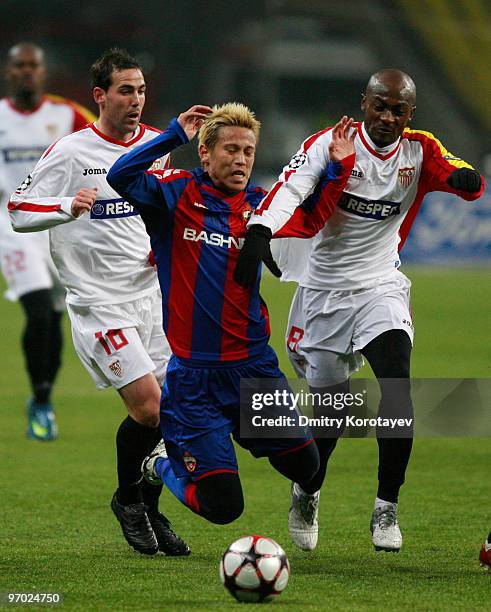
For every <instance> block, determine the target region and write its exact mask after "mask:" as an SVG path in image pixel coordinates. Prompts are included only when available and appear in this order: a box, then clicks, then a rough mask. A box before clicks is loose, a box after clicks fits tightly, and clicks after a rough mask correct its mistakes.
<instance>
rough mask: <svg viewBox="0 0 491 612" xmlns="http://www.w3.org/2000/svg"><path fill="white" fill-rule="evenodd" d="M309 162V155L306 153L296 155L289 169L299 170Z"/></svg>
mask: <svg viewBox="0 0 491 612" xmlns="http://www.w3.org/2000/svg"><path fill="white" fill-rule="evenodd" d="M306 160H307V155H306V154H305V153H296V154H295V155H294V156H293V157H292V158H291V160H290V163H289V164H288V166H287V168H288V169H289V170H298V168H300V166H303V165H304V163H305V162H306Z"/></svg>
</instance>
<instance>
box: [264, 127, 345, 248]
mask: <svg viewBox="0 0 491 612" xmlns="http://www.w3.org/2000/svg"><path fill="white" fill-rule="evenodd" d="M353 123H354V120H353V119H352V118H348V117H347V116H344V117H342V118H341V119H340V120H339V121H338V122H337V123H336V125H335V126H334V128H333V130H332V140H331V142H330V144H329V158H330V161H329V163H328V164H327V167H326V169H325V171H324V173H323V174H322V176H321V179H320V181H319V182H318V183H317V186H316V188H315V190H314V192H313V193H312V194H311V195H310V196H309V197H308V198H307V199H306V200H305V201H304V202H303V204H301V205H300V206H299V207H297V208H296V209H295V212H294V213H293V216H292V217H291V218H290V220H289V221H288V222H287V223H286V224H285V225H284V226H283V227H282V228H281V229H280V230H279V231H278V232H276V233H275V234H274V236H273V238H287V237H294V238H312V237H313V236H315V235H316V234H317V232H319V231H320V230H321V229H322V228H323V227H324V225H325V224H326V222H327V221H328V219H329V217H330V216H331V215H332V213H333V212H334V210H335V208H336V206H337V204H338V202H339V199H340V197H341V195H342V193H343V190H344V188H345V187H346V184H347V182H348V180H349V177H350V173H351V170H352V169H353V166H354V164H355V144H354V141H355V138H356V130H353V129H352V128H353ZM350 132H351V133H350Z"/></svg>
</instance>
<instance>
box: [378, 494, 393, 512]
mask: <svg viewBox="0 0 491 612" xmlns="http://www.w3.org/2000/svg"><path fill="white" fill-rule="evenodd" d="M387 505H389V506H394V510H397V504H395V503H394V502H389V501H385V499H380V497H376V498H375V506H374V510H378V509H379V508H382V507H383V506H387Z"/></svg>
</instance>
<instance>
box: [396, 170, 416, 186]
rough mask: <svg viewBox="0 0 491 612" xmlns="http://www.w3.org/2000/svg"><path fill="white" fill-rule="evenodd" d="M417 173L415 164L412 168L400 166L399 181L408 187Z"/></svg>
mask: <svg viewBox="0 0 491 612" xmlns="http://www.w3.org/2000/svg"><path fill="white" fill-rule="evenodd" d="M415 174H416V171H415V168H414V166H411V167H410V168H399V182H400V184H401V185H402V187H404V188H406V189H407V188H408V187H409V185H410V184H411V181H412V180H413V178H414V175H415Z"/></svg>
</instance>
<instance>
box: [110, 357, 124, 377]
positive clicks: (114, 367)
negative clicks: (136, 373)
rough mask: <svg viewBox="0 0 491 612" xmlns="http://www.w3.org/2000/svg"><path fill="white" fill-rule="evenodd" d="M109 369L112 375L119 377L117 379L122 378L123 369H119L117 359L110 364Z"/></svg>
mask: <svg viewBox="0 0 491 612" xmlns="http://www.w3.org/2000/svg"><path fill="white" fill-rule="evenodd" d="M109 369H110V370H111V372H112V373H113V374H115V375H116V376H119V378H121V376H123V369H122V368H121V363H120V361H119V359H116V361H113V362H112V363H110V364H109Z"/></svg>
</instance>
